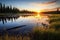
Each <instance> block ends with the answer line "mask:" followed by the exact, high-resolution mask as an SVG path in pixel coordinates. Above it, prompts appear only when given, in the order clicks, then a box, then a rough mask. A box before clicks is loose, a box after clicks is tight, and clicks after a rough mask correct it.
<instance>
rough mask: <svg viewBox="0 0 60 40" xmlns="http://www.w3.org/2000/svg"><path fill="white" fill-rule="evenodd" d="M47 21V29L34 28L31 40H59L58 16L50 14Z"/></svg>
mask: <svg viewBox="0 0 60 40" xmlns="http://www.w3.org/2000/svg"><path fill="white" fill-rule="evenodd" d="M49 21H50V25H49V26H48V27H49V28H45V27H36V28H34V31H33V37H32V40H60V14H51V16H49Z"/></svg>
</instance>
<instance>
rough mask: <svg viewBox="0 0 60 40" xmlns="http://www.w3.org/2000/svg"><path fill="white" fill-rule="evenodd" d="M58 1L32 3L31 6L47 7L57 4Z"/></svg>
mask: <svg viewBox="0 0 60 40" xmlns="http://www.w3.org/2000/svg"><path fill="white" fill-rule="evenodd" d="M56 1H57V0H54V1H51V2H45V3H30V4H31V5H35V6H47V5H51V4H55V3H56Z"/></svg>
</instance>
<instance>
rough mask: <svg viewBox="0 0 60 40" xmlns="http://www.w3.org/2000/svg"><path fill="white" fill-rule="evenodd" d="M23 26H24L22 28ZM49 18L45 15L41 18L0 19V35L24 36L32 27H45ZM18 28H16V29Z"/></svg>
mask: <svg viewBox="0 0 60 40" xmlns="http://www.w3.org/2000/svg"><path fill="white" fill-rule="evenodd" d="M23 25H24V26H23ZM48 25H49V18H48V16H46V15H41V16H37V15H36V16H21V15H20V16H18V17H2V16H1V17H0V33H1V35H3V34H4V32H5V31H7V32H8V34H9V35H10V34H15V35H16V34H20V33H22V34H25V33H29V32H31V31H32V30H33V28H34V27H47V26H48ZM17 27H18V28H17Z"/></svg>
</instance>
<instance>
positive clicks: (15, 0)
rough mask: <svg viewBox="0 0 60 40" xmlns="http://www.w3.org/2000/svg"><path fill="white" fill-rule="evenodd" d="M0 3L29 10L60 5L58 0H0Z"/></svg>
mask: <svg viewBox="0 0 60 40" xmlns="http://www.w3.org/2000/svg"><path fill="white" fill-rule="evenodd" d="M0 3H2V4H6V5H8V6H10V5H12V6H13V7H16V8H18V9H19V10H23V9H24V10H29V11H40V10H42V9H52V8H56V7H60V5H59V4H60V0H0Z"/></svg>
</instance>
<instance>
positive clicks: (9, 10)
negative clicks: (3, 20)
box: [0, 3, 34, 13]
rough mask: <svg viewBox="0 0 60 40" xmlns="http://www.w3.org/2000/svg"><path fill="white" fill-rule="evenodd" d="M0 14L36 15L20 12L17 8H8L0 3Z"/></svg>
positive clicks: (26, 11)
mask: <svg viewBox="0 0 60 40" xmlns="http://www.w3.org/2000/svg"><path fill="white" fill-rule="evenodd" d="M0 13H34V12H32V11H28V10H21V11H20V10H19V9H18V8H16V7H12V6H11V5H10V6H6V5H5V4H2V3H0Z"/></svg>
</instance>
